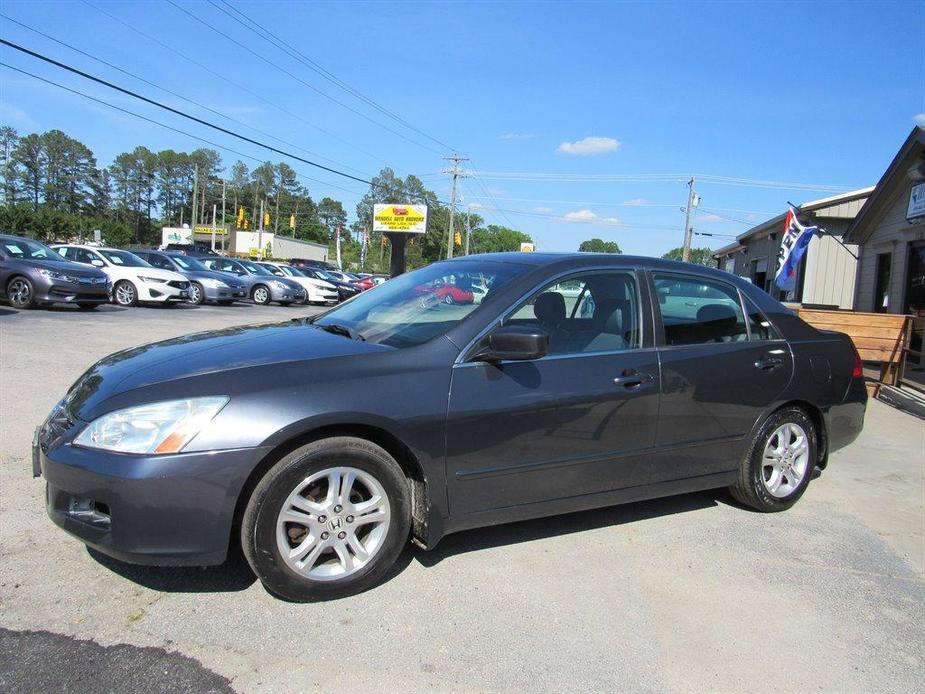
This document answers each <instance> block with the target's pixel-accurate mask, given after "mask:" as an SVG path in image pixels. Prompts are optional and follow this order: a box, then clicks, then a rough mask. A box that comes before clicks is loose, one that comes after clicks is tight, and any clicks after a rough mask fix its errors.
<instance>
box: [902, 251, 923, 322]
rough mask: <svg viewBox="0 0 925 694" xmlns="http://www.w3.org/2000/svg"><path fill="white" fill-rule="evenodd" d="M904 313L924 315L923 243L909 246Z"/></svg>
mask: <svg viewBox="0 0 925 694" xmlns="http://www.w3.org/2000/svg"><path fill="white" fill-rule="evenodd" d="M908 268H909V269H908V271H907V272H906V306H905V311H904V313H911V314H914V315H925V241H917V242H916V243H912V244H909V264H908Z"/></svg>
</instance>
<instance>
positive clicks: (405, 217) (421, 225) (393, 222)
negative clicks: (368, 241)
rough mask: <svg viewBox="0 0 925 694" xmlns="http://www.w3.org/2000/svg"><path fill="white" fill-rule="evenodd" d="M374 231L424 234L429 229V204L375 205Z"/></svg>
mask: <svg viewBox="0 0 925 694" xmlns="http://www.w3.org/2000/svg"><path fill="white" fill-rule="evenodd" d="M373 231H374V232H376V231H379V232H383V233H386V234H392V233H402V234H423V233H424V232H425V231H427V205H373Z"/></svg>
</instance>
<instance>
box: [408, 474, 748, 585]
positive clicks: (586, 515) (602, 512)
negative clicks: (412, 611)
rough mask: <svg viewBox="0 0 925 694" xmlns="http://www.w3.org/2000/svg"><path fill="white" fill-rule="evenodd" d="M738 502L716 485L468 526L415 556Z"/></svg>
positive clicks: (432, 557)
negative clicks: (690, 491)
mask: <svg viewBox="0 0 925 694" xmlns="http://www.w3.org/2000/svg"><path fill="white" fill-rule="evenodd" d="M734 503H735V502H734V500H733V499H732V497H730V496H729V495H728V493H726V492H725V491H724V490H722V489H712V490H708V491H705V492H696V493H692V494H683V495H679V496H670V497H665V498H662V499H652V500H649V501H639V502H635V503H631V504H623V505H620V506H608V507H606V508H600V509H593V510H591V511H579V512H577V513H569V514H566V515H562V516H549V517H546V518H537V519H535V520H529V521H521V522H519V523H507V524H504V525H496V526H493V527H489V528H479V529H476V530H466V531H463V532H460V533H454V534H453V535H448V536H446V537H445V538H443V539H442V540H440V543H439V544H438V545H437V546H436V547H435V548H434V549H432V550H428V551H425V550H421V549H415V550H414V554H415V557H414V558H415V560H417V561H418V563H420V564H422V565H423V566H426V567H431V566H435V565H437V564H439V563H440V562H441V561H443V560H444V559H446V558H447V557H452V556H456V555H459V554H466V553H467V552H478V551H481V550H485V549H492V548H495V547H502V546H507V545H514V544H518V543H520V542H532V541H533V540H542V539H546V538H551V537H558V536H561V535H569V534H571V533H581V532H585V531H588V530H597V529H599V528H606V527H614V526H619V525H624V524H627V523H635V522H638V521H644V520H648V519H651V518H660V517H662V516H672V515H675V514H679V513H688V512H690V511H699V510H701V509H706V508H712V507H715V506H719V505H720V504H724V505H731V504H734Z"/></svg>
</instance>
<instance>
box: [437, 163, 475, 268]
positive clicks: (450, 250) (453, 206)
mask: <svg viewBox="0 0 925 694" xmlns="http://www.w3.org/2000/svg"><path fill="white" fill-rule="evenodd" d="M443 158H444V159H445V160H446V161H451V162H453V168H452V170H450V171H447V170H444V173H449V174H452V175H453V193H452V195H451V196H450V230H449V234H448V236H447V240H446V257H447V259H449V258H452V257H453V241H454V239H455V234H454V229H453V223H454V221H455V220H454V217H455V215H456V179H458V178H459V177H460V176H464V175H465V174H460V172H459V162H461V161H469V158H468V157H461V156H459V155H458V154H454V155H453V156H452V157H443Z"/></svg>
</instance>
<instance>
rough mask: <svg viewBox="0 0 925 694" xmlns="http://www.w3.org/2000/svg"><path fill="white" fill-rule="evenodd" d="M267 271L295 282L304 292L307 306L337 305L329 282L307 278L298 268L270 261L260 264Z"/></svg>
mask: <svg viewBox="0 0 925 694" xmlns="http://www.w3.org/2000/svg"><path fill="white" fill-rule="evenodd" d="M260 264H261V265H263V266H264V267H265V268H266V269H267V270H269V271H270V272H272V273H273V274H274V275H276V276H277V277H285V278H286V279H290V280H292V281H293V282H297V283H298V284H299V286H301V287H302V288H303V289H304V290H305V294H306V296H307V297H308V298H307V299H306V300H305V303H307V304H336V303H337V298H338V294H337V287H335V286H334V285H333V284H331V283H330V282H325V281H324V280H319V279H315V278H314V277H309V276H308V275H306V274H305V273H303V272H302V271H301V270H299V268H296V267H292V266H291V265H286V264H285V263H274V262H271V261H265V262H262V263H260Z"/></svg>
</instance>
